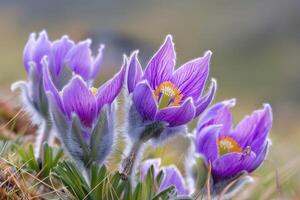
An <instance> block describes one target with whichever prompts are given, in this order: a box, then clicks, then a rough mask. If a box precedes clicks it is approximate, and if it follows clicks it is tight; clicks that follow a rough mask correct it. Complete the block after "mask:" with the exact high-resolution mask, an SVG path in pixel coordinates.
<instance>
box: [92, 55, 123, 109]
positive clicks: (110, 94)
mask: <svg viewBox="0 0 300 200" xmlns="http://www.w3.org/2000/svg"><path fill="white" fill-rule="evenodd" d="M126 65H127V64H126V60H124V64H123V66H122V68H121V70H120V71H119V72H118V73H117V74H116V75H115V76H114V77H113V78H112V79H110V80H109V81H107V82H106V83H105V84H104V85H102V86H101V87H100V88H99V89H98V92H97V95H96V96H97V104H98V109H99V110H101V108H102V107H103V106H104V105H105V104H111V103H112V102H113V101H114V100H115V98H116V97H117V96H118V95H119V93H120V91H121V89H122V86H123V82H124V78H125V73H126Z"/></svg>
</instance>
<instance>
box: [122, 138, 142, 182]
mask: <svg viewBox="0 0 300 200" xmlns="http://www.w3.org/2000/svg"><path fill="white" fill-rule="evenodd" d="M143 144H144V142H142V141H137V142H135V143H134V144H133V145H132V147H131V150H130V152H129V155H128V156H127V157H126V158H125V159H123V161H122V168H123V169H122V172H121V173H120V175H121V178H122V179H123V180H126V179H127V178H128V176H131V175H132V172H133V168H134V166H135V165H136V162H137V158H138V157H139V156H138V154H139V153H140V152H139V151H140V149H141V147H142V145H143Z"/></svg>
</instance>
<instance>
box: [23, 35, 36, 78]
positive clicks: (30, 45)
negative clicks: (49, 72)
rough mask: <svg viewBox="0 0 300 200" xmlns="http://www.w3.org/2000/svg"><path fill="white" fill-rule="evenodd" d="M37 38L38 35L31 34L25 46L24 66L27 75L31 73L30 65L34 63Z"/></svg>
mask: <svg viewBox="0 0 300 200" xmlns="http://www.w3.org/2000/svg"><path fill="white" fill-rule="evenodd" d="M35 38H36V34H35V33H31V34H30V36H29V39H28V41H27V43H26V45H25V48H24V50H23V64H24V67H25V70H26V71H27V73H28V72H29V68H30V65H29V63H30V62H31V61H32V56H33V52H34V48H35V45H36V40H35Z"/></svg>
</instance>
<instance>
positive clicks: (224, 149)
mask: <svg viewBox="0 0 300 200" xmlns="http://www.w3.org/2000/svg"><path fill="white" fill-rule="evenodd" d="M217 144H218V147H219V154H220V155H224V154H227V153H232V152H242V148H241V147H240V145H239V144H238V143H237V142H236V141H235V140H234V139H232V138H231V137H228V136H223V137H221V138H219V139H218V142H217Z"/></svg>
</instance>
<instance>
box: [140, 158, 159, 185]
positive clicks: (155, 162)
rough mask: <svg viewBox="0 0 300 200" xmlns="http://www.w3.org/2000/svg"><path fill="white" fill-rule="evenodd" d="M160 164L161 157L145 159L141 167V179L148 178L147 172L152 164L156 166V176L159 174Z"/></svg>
mask: <svg viewBox="0 0 300 200" xmlns="http://www.w3.org/2000/svg"><path fill="white" fill-rule="evenodd" d="M160 164H161V159H160V158H155V159H148V160H146V161H144V162H143V163H142V164H141V167H140V176H141V181H143V180H144V179H145V178H146V176H147V173H148V171H149V169H150V167H151V166H152V165H153V167H154V176H157V174H158V173H159V167H160Z"/></svg>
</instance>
